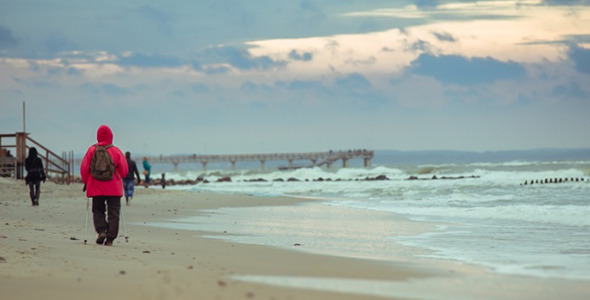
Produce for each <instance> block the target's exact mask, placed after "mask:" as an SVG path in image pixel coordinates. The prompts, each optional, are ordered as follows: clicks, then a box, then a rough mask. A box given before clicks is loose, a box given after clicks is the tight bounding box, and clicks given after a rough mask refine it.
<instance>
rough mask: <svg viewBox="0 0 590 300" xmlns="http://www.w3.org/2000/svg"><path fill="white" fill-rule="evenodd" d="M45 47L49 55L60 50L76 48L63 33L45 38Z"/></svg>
mask: <svg viewBox="0 0 590 300" xmlns="http://www.w3.org/2000/svg"><path fill="white" fill-rule="evenodd" d="M45 47H46V48H47V51H48V52H49V54H50V55H53V54H55V53H58V52H62V51H71V50H74V49H76V48H77V47H76V45H75V44H74V43H73V42H72V41H70V40H69V39H68V38H66V37H65V36H64V35H63V34H53V35H51V36H49V37H48V38H47V39H46V40H45Z"/></svg>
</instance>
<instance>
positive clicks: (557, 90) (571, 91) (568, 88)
mask: <svg viewBox="0 0 590 300" xmlns="http://www.w3.org/2000/svg"><path fill="white" fill-rule="evenodd" d="M551 95H553V96H558V97H565V98H577V99H585V98H587V97H588V93H586V91H584V90H583V89H582V87H581V86H580V84H579V83H577V82H571V83H570V84H569V85H557V86H555V87H554V88H553V90H552V91H551Z"/></svg>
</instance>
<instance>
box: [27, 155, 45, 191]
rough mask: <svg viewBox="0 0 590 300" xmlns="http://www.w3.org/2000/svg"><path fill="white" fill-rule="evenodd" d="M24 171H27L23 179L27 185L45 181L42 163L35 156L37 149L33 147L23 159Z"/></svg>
mask: <svg viewBox="0 0 590 300" xmlns="http://www.w3.org/2000/svg"><path fill="white" fill-rule="evenodd" d="M25 170H27V176H26V177H25V181H26V182H27V183H29V182H38V181H41V180H43V181H45V178H46V177H45V170H44V169H43V161H42V160H41V158H40V157H38V156H37V149H36V148H35V147H31V148H30V149H29V156H27V158H26V159H25Z"/></svg>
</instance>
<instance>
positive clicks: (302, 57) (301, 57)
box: [289, 50, 313, 61]
mask: <svg viewBox="0 0 590 300" xmlns="http://www.w3.org/2000/svg"><path fill="white" fill-rule="evenodd" d="M289 58H290V59H293V60H302V61H310V60H312V59H313V54H312V53H311V52H304V53H302V54H299V52H297V51H295V50H293V51H291V52H290V53H289Z"/></svg>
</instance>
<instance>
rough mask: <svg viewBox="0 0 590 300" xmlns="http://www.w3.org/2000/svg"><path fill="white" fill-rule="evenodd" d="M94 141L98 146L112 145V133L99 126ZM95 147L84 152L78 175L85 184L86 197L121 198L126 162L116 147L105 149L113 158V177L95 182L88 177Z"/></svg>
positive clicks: (107, 128)
mask: <svg viewBox="0 0 590 300" xmlns="http://www.w3.org/2000/svg"><path fill="white" fill-rule="evenodd" d="M96 140H97V141H98V145H109V144H112V143H113V132H112V131H111V129H110V128H109V127H108V126H107V125H100V127H98V132H97V133H96ZM95 150H96V147H94V145H92V146H90V148H88V151H86V155H84V158H83V159H82V163H81V164H80V175H81V176H82V181H83V182H84V184H86V196H87V197H94V196H118V197H122V196H123V182H122V178H123V177H125V175H127V172H128V171H129V168H128V166H127V160H126V159H125V155H123V153H122V152H121V150H119V148H117V147H110V148H108V149H107V151H108V152H109V154H110V155H111V157H112V158H113V162H114V163H115V170H116V172H115V175H114V176H113V179H111V180H108V181H102V180H96V179H94V178H93V177H92V176H91V175H90V161H92V156H93V155H94V151H95Z"/></svg>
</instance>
